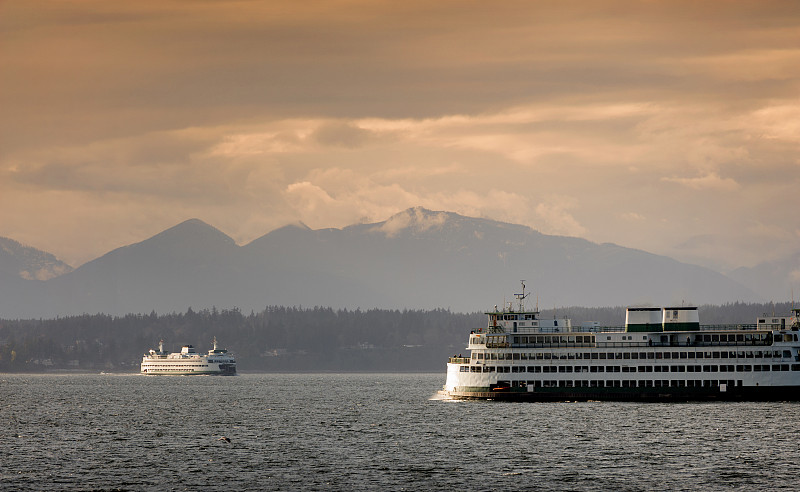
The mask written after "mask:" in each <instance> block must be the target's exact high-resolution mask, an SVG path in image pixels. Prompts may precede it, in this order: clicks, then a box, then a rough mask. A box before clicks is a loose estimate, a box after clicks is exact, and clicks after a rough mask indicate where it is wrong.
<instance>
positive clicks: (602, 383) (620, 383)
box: [505, 379, 742, 388]
mask: <svg viewBox="0 0 800 492" xmlns="http://www.w3.org/2000/svg"><path fill="white" fill-rule="evenodd" d="M505 384H508V383H507V382H506V383H505ZM722 384H725V385H727V386H728V387H734V386H742V381H741V380H738V381H736V380H725V379H711V380H696V381H695V380H691V379H690V380H686V381H682V380H668V379H654V380H650V379H647V380H638V381H626V380H614V381H611V380H591V381H587V380H576V381H556V380H543V381H513V382H512V384H511V385H512V386H513V387H521V388H527V387H534V388H718V387H719V386H720V385H722Z"/></svg>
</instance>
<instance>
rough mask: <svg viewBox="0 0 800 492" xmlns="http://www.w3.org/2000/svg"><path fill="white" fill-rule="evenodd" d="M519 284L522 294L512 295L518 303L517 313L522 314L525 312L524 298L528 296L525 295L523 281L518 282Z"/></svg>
mask: <svg viewBox="0 0 800 492" xmlns="http://www.w3.org/2000/svg"><path fill="white" fill-rule="evenodd" d="M519 282H520V283H521V284H522V294H514V297H516V298H517V301H518V302H519V312H520V313H523V312H525V298H526V297H528V296H529V295H530V294H526V293H525V281H524V280H520V281H519Z"/></svg>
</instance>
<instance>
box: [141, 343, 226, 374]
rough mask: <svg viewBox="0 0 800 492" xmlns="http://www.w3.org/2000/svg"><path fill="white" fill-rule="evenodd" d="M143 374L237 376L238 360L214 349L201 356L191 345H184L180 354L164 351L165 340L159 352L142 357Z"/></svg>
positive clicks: (154, 351) (223, 351)
mask: <svg viewBox="0 0 800 492" xmlns="http://www.w3.org/2000/svg"><path fill="white" fill-rule="evenodd" d="M141 372H142V374H171V375H176V376H186V375H192V374H211V375H220V376H235V375H236V359H235V358H234V357H233V355H231V354H229V353H228V351H227V350H225V349H220V348H217V339H216V337H214V348H213V349H211V350H209V351H208V354H199V353H197V352H196V351H195V350H194V347H193V346H191V345H184V346H183V347H182V348H181V351H180V352H173V353H168V352H165V351H164V340H161V341H160V342H159V343H158V350H153V349H150V353H149V354H144V356H143V357H142V367H141Z"/></svg>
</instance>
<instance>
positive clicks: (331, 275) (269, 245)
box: [0, 208, 768, 319]
mask: <svg viewBox="0 0 800 492" xmlns="http://www.w3.org/2000/svg"><path fill="white" fill-rule="evenodd" d="M756 273H757V272H756V270H752V271H749V272H748V271H738V272H737V274H738V275H739V277H740V278H742V279H748V278H753V277H754V276H757V275H756ZM521 279H525V280H526V281H527V282H526V283H527V286H528V292H532V293H533V296H532V297H530V298H529V299H528V301H527V302H528V303H529V304H528V306H529V307H532V306H531V304H530V303H533V302H537V303H541V306H540V307H541V308H543V309H544V308H552V307H557V306H617V305H643V304H651V305H668V304H675V303H683V302H685V303H694V304H702V303H709V304H719V303H725V302H733V301H737V300H746V301H760V300H764V299H765V297H766V298H768V296H764V295H759V294H757V293H756V292H754V291H753V290H751V289H749V288H748V287H746V286H745V285H744V284H742V283H740V282H738V281H736V280H735V279H733V278H730V277H727V276H725V275H723V274H721V273H718V272H715V271H712V270H710V269H708V268H704V267H700V266H696V265H691V264H686V263H681V262H679V261H676V260H674V259H671V258H668V257H665V256H660V255H655V254H651V253H647V252H645V251H641V250H636V249H631V248H625V247H622V246H618V245H615V244H610V243H604V244H597V243H593V242H590V241H587V240H584V239H580V238H575V237H564V236H552V235H546V234H542V233H539V232H537V231H535V230H533V229H531V228H529V227H526V226H522V225H515V224H509V223H504V222H498V221H494V220H489V219H483V218H474V217H465V216H462V215H458V214H455V213H451V212H434V211H430V210H426V209H423V208H412V209H408V210H405V211H403V212H401V213H398V214H397V215H395V216H393V217H391V218H389V219H388V220H386V221H383V222H377V223H371V224H357V225H352V226H348V227H345V228H342V229H319V230H313V229H310V228H308V227H306V226H304V225H302V224H300V225H290V226H286V227H283V228H280V229H277V230H274V231H272V232H269V233H268V234H266V235H264V236H262V237H260V238H258V239H255V240H254V241H252V242H250V243H248V244H245V245H241V246H240V245H237V244H236V242H235V241H234V240H233V239H232V238H230V237H229V236H227V235H226V234H224V233H223V232H221V231H219V230H217V229H216V228H214V227H212V226H210V225H208V224H206V223H205V222H203V221H201V220H198V219H191V220H187V221H185V222H182V223H180V224H178V225H176V226H174V227H172V228H170V229H167V230H165V231H163V232H161V233H160V234H157V235H155V236H153V237H151V238H149V239H146V240H144V241H142V242H139V243H136V244H131V245H129V246H125V247H122V248H118V249H115V250H113V251H111V252H109V253H107V254H105V255H103V256H101V257H99V258H97V259H95V260H92V261H90V262H88V263H86V264H84V265H82V266H80V267H78V268H76V269H74V270H73V269H71V268H70V267H69V266H68V265H66V264H64V263H62V262H60V261H59V260H58V259H57V258H56V257H55V256H53V255H51V254H48V253H44V252H40V251H38V250H34V249H33V248H26V247H24V246H22V245H20V244H19V243H16V242H15V241H13V240H8V239H3V240H2V241H1V242H0V318H6V319H10V318H40V317H44V318H47V317H56V316H67V315H74V314H81V313H98V312H102V313H107V314H114V315H124V314H128V313H150V312H152V311H155V312H158V313H169V312H183V311H185V310H187V309H188V308H190V307H191V308H193V309H203V308H211V307H212V306H213V307H217V308H232V307H236V308H239V309H241V310H243V311H250V310H256V311H258V310H262V309H264V308H265V307H266V306H274V305H283V306H304V307H313V306H326V307H334V308H348V309H356V308H361V309H370V308H383V309H395V308H396V309H403V308H410V309H434V308H445V309H451V310H454V311H459V312H474V311H481V310H485V309H489V308H491V307H492V306H493V305H495V304H502V303H504V302H505V303H507V302H509V301H511V300H513V294H514V293H517V292H519V289H520V280H521ZM534 298H536V299H538V300H537V301H534Z"/></svg>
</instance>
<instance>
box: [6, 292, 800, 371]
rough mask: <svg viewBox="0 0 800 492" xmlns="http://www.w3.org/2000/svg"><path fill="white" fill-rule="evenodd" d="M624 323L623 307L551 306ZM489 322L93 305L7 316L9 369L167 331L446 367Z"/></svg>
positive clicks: (107, 364) (136, 353)
mask: <svg viewBox="0 0 800 492" xmlns="http://www.w3.org/2000/svg"><path fill="white" fill-rule="evenodd" d="M699 309H700V320H701V324H724V323H754V322H755V319H756V317H758V316H762V315H770V314H772V313H775V314H776V315H787V314H788V313H789V309H790V306H789V303H781V304H759V303H739V302H737V303H731V304H725V305H721V306H709V305H706V306H701V307H700V308H699ZM541 317H542V318H548V317H559V318H561V317H569V318H571V319H572V320H573V324H574V325H580V322H581V321H589V320H591V321H597V322H599V323H600V324H601V325H607V326H621V325H623V324H624V321H625V308H624V307H609V308H582V307H569V308H559V309H554V310H544V311H542V313H541ZM485 325H486V317H485V315H484V314H483V313H477V312H476V313H454V312H451V311H449V310H445V309H434V310H381V309H370V310H363V311H362V310H360V309H356V310H347V309H340V310H334V309H332V308H326V307H313V308H303V307H282V306H268V307H266V308H265V309H264V310H263V311H261V312H258V313H255V312H251V313H250V314H243V313H242V312H241V311H240V310H239V309H237V308H232V309H221V310H218V309H217V308H211V309H203V310H199V311H195V310H192V309H188V310H187V311H186V312H185V313H171V314H161V315H159V314H156V313H155V312H153V313H150V314H129V315H126V316H109V315H105V314H84V315H80V316H67V317H59V318H55V319H38V320H33V319H28V320H0V372H42V371H54V370H61V371H63V370H75V371H128V372H138V370H139V363H140V362H141V358H142V355H143V354H144V353H145V352H147V351H148V350H149V349H150V348H156V347H157V345H158V342H159V341H160V340H164V342H165V349H166V350H169V351H178V350H179V349H180V347H181V345H184V344H191V345H194V346H195V347H196V349H197V350H198V351H206V350H208V349H210V348H211V341H212V339H213V338H214V337H216V338H217V340H218V342H219V345H220V347H224V348H227V349H228V350H230V351H231V352H233V353H234V354H235V355H236V357H237V365H238V367H239V371H240V372H242V371H244V372H247V371H401V372H405V371H443V370H444V367H445V363H446V360H447V357H448V356H451V355H457V354H460V353H463V352H466V349H465V347H466V340H467V334H468V333H469V331H471V330H477V329H478V328H481V327H483V326H485Z"/></svg>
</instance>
